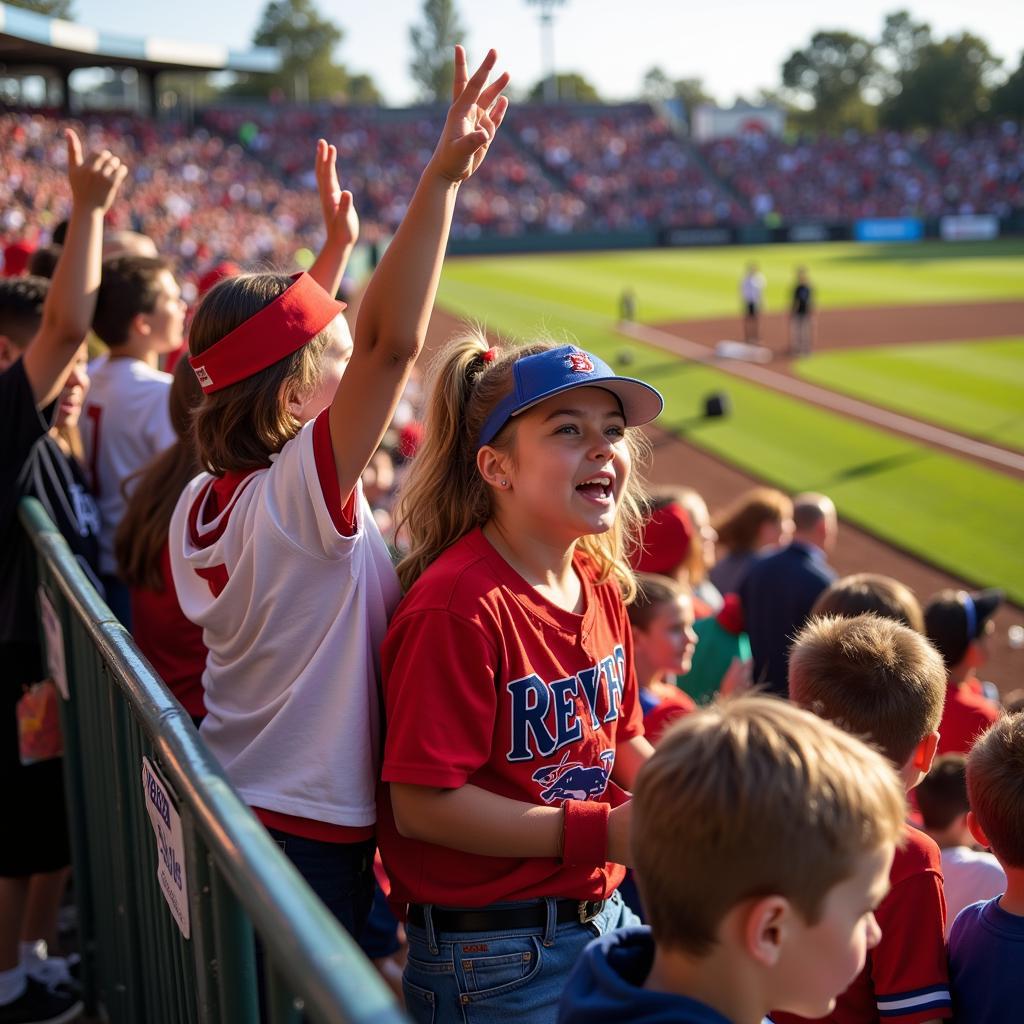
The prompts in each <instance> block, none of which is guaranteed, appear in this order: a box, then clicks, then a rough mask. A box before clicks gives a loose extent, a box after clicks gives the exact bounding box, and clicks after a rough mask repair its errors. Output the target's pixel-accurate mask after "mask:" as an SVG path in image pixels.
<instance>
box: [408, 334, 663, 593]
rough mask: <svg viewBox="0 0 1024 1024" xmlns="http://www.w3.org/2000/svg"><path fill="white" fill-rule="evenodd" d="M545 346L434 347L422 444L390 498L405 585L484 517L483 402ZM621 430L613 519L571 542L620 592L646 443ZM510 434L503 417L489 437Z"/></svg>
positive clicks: (509, 438) (494, 398)
mask: <svg viewBox="0 0 1024 1024" xmlns="http://www.w3.org/2000/svg"><path fill="white" fill-rule="evenodd" d="M552 347H553V346H552V345H550V344H548V343H547V342H534V343H532V344H528V345H522V346H508V347H507V348H502V349H500V350H497V351H498V352H499V353H500V354H499V355H498V356H497V357H496V358H491V361H490V362H488V361H487V360H486V359H485V358H484V354H485V353H486V352H488V351H489V346H488V344H487V340H486V339H485V338H484V337H483V335H482V334H478V333H477V334H467V335H466V336H465V337H462V338H458V339H456V340H454V341H452V342H451V343H450V344H449V345H448V346H447V347H446V348H445V349H444V350H443V351H442V352H441V353H440V354H439V356H438V358H437V360H436V361H435V363H434V365H433V366H432V373H431V386H430V389H429V394H430V398H429V404H428V408H427V416H426V424H425V428H424V439H423V444H422V445H421V447H420V449H419V451H418V452H417V454H416V458H415V459H413V461H412V466H411V468H410V471H409V475H408V476H407V477H406V480H405V484H404V486H403V487H402V489H401V492H400V495H399V500H398V504H397V515H396V527H395V530H396V534H400V533H402V532H403V531H404V532H405V533H406V534H407V536H408V538H409V550H408V554H406V556H405V557H404V558H403V559H402V560H401V562H399V564H398V578H399V580H400V581H401V583H402V586H403V587H404V588H405V589H406V590H408V589H409V587H411V586H412V585H413V583H415V582H416V580H417V579H418V578H419V576H420V575H421V574H422V573H423V571H424V570H425V569H426V568H427V566H428V565H430V563H431V562H433V561H434V559H436V558H437V557H438V556H439V555H440V554H441V553H442V552H443V551H445V550H446V549H447V548H449V547H450V546H451V545H452V544H454V543H455V542H456V541H457V540H458V539H459V538H460V537H463V536H465V535H466V534H467V533H469V532H470V530H472V529H474V528H475V527H477V526H483V525H484V523H486V522H487V521H488V519H490V517H491V515H492V512H493V504H492V497H491V488H490V487H489V486H488V485H487V483H486V482H485V481H484V479H483V477H481V475H480V473H479V471H478V470H477V465H476V452H477V444H476V442H477V438H478V437H479V436H480V430H481V427H482V426H483V424H484V422H485V420H486V419H487V417H488V415H489V414H490V412H491V410H493V409H494V407H495V406H496V405H497V404H498V402H499V401H500V400H501V399H502V398H504V397H505V395H507V394H508V393H509V392H510V391H511V390H512V367H513V364H514V363H515V362H516V360H517V359H520V358H522V357H523V356H528V355H533V354H535V353H537V352H544V351H546V350H548V349H550V348H552ZM625 436H626V442H627V444H628V445H629V448H630V453H631V454H632V456H633V467H634V468H633V472H632V473H631V474H630V478H629V482H628V483H627V485H626V489H625V491H624V492H623V495H622V499H621V501H620V503H619V508H618V514H617V515H616V517H615V525H614V526H613V527H612V529H611V530H609V531H608V532H607V533H603V534H595V535H592V536H586V537H581V538H580V540H579V548H580V550H581V551H583V552H585V553H586V554H587V555H589V556H590V557H591V558H592V559H593V560H594V562H595V563H596V565H597V568H598V573H599V580H601V581H604V580H606V579H608V578H609V577H612V576H614V577H615V578H616V579H617V580H618V582H619V585H620V586H621V588H622V592H623V595H624V596H625V597H626V599H627V600H628V599H629V598H631V597H632V596H633V592H634V589H635V584H634V582H633V573H632V571H631V569H630V568H629V562H628V560H627V558H626V552H627V551H629V550H630V549H631V548H632V546H633V545H634V543H635V537H636V535H637V532H638V529H639V526H640V522H641V512H640V503H641V501H642V497H643V490H642V485H641V483H640V479H639V475H638V467H639V465H640V464H642V463H643V462H644V461H646V456H647V453H648V450H649V449H648V446H647V443H646V441H645V439H644V437H643V435H642V434H641V433H639V432H637V431H635V430H628V429H627V431H626V435H625ZM514 442H515V421H514V420H510V421H509V422H508V423H506V424H505V426H504V427H502V429H501V430H500V431H499V432H498V434H497V436H496V437H495V438H494V440H493V441H491V442H490V444H491V447H493V448H496V449H498V450H501V451H506V450H510V449H512V448H513V447H514Z"/></svg>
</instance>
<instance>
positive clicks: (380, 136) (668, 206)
mask: <svg viewBox="0 0 1024 1024" xmlns="http://www.w3.org/2000/svg"><path fill="white" fill-rule="evenodd" d="M437 119H438V114H437V112H436V111H434V110H430V109H429V108H420V109H411V110H385V109H377V108H336V107H327V106H324V107H316V106H312V107H310V106H307V107H300V108H296V107H293V106H288V105H283V106H262V107H219V108H218V107H215V108H210V109H208V110H206V111H204V112H203V113H202V114H201V115H200V120H199V124H198V125H197V126H196V127H195V128H193V129H192V130H187V129H186V128H184V127H183V126H182V125H181V124H180V123H177V122H166V121H153V120H150V119H147V118H143V117H141V116H138V115H134V114H91V115H89V116H88V118H87V119H86V128H85V131H86V134H87V136H88V141H89V144H90V145H94V146H108V147H109V148H110V149H112V150H113V151H115V152H117V153H119V155H122V156H124V157H126V158H128V159H129V161H130V163H131V165H132V167H133V168H134V169H135V170H134V174H133V177H132V180H131V182H130V183H129V184H128V185H127V187H126V190H125V192H126V196H125V198H126V199H127V202H125V203H123V204H119V205H118V207H117V208H116V209H115V211H113V212H112V214H111V221H110V224H111V227H113V228H132V229H134V230H138V231H143V232H145V233H146V234H149V235H151V236H152V237H153V239H154V241H155V242H156V245H157V248H158V249H159V250H160V252H162V253H166V254H168V255H171V256H173V257H174V258H176V259H177V261H178V263H179V265H180V267H181V270H182V271H183V272H184V273H186V274H190V273H198V272H201V270H202V269H203V268H204V267H206V266H209V265H210V264H211V263H213V262H215V261H217V260H219V259H220V258H222V257H223V256H224V255H225V254H227V253H231V254H232V255H233V256H234V258H236V259H239V260H240V261H241V262H243V263H245V264H246V265H249V266H254V265H271V264H273V265H290V264H291V262H292V261H293V260H294V257H295V253H296V252H297V250H299V249H302V248H308V249H314V250H315V249H316V247H317V246H318V244H319V240H320V231H321V227H320V211H319V208H318V203H317V199H316V195H315V191H314V190H313V188H312V186H313V173H312V144H313V141H314V140H315V139H316V138H317V137H319V136H324V137H326V138H328V139H329V140H330V141H332V142H334V143H336V144H337V145H338V148H339V152H340V156H339V165H340V170H341V174H342V177H343V182H344V185H345V187H348V188H351V189H352V191H353V193H354V195H355V197H356V203H357V207H358V209H359V213H360V216H361V219H362V223H363V237H364V239H367V240H369V241H373V240H375V239H377V238H380V237H382V236H386V235H387V234H389V233H390V232H392V231H393V230H394V228H395V227H396V226H397V224H398V223H399V221H400V220H401V217H402V214H403V212H404V202H405V197H406V196H408V195H409V194H410V193H411V191H412V188H413V186H414V184H415V178H416V176H417V175H418V171H419V168H420V167H422V165H423V162H424V160H425V159H426V157H427V155H428V154H429V151H430V149H431V147H432V146H433V138H434V136H433V133H434V131H435V128H436V122H437ZM64 123H65V122H64V121H62V120H60V119H59V118H57V117H54V116H51V115H48V114H45V113H40V112H38V111H33V112H21V113H7V114H3V115H0V193H2V194H4V195H6V196H8V197H9V201H8V203H7V205H6V207H5V209H3V211H2V212H0V218H2V219H0V236H2V238H3V240H4V241H5V242H9V241H11V240H17V239H19V238H21V237H22V236H23V235H24V234H26V230H25V226H26V225H33V226H36V225H41V226H42V236H41V237H40V238H39V239H34V240H36V241H46V239H47V236H48V233H49V231H50V230H51V229H52V227H53V226H55V225H56V223H57V222H59V221H60V220H61V219H62V218H63V217H64V216H65V215H66V212H67V207H68V201H69V196H68V192H67V188H66V184H65V179H64V175H63V169H62V163H63V143H62V141H61V135H60V129H61V127H62V125H63V124H64ZM75 123H78V122H75ZM506 127H507V131H506V133H504V134H503V135H501V136H499V138H498V140H497V142H496V144H495V150H494V152H493V153H492V154H491V158H490V159H489V160H488V161H487V163H486V164H485V165H484V167H483V169H482V171H481V174H480V175H479V178H474V179H473V180H472V181H470V182H469V183H468V184H467V186H466V188H465V190H464V195H463V197H462V199H461V202H460V207H459V212H458V215H457V217H456V221H455V226H454V229H453V237H455V238H462V239H473V238H479V237H481V236H485V235H486V236H488V237H513V236H519V235H529V234H565V233H570V232H586V231H590V232H607V231H628V230H634V229H653V230H657V229H660V228H668V227H688V226H694V227H704V226H715V225H729V226H738V225H748V224H758V223H764V224H769V225H771V224H786V223H793V222H800V221H806V220H814V221H826V222H840V221H852V220H854V219H856V218H860V217H894V216H917V217H939V216H942V215H944V214H951V213H992V214H996V215H998V216H1006V215H1008V214H1010V213H1011V212H1012V211H1013V210H1014V209H1019V208H1021V207H1022V206H1024V141H1022V133H1021V129H1020V126H1018V125H1016V124H1012V123H1007V124H1003V125H993V126H989V127H986V128H980V129H978V130H976V131H972V132H969V133H965V134H957V133H953V132H939V133H936V134H934V135H932V136H931V137H926V136H915V135H911V134H901V133H895V132H888V133H879V134H875V135H861V134H858V133H855V132H849V133H846V134H844V135H842V136H840V137H834V138H833V137H825V138H817V139H812V138H800V139H796V140H793V141H786V140H784V139H780V138H772V137H767V136H746V137H743V138H739V139H725V140H716V141H714V142H709V143H704V144H701V145H700V146H699V147H697V146H694V145H691V144H690V143H689V142H687V141H686V140H684V139H680V138H679V137H677V136H676V135H675V134H674V132H673V130H672V129H671V127H670V126H669V124H668V123H667V122H666V121H665V120H664V119H663V118H662V117H660V116H659V115H658V114H657V113H656V112H655V111H654V110H653V109H652V108H651V107H650V106H648V105H646V104H625V105H620V106H608V107H594V106H587V107H568V106H566V107H556V108H550V107H541V106H530V105H525V106H520V107H517V108H515V109H514V110H513V111H512V113H511V114H510V115H509V118H508V122H507V126H506ZM129 211H130V212H129ZM33 230H34V228H33ZM29 233H30V232H29Z"/></svg>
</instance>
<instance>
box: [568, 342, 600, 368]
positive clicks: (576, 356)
mask: <svg viewBox="0 0 1024 1024" xmlns="http://www.w3.org/2000/svg"><path fill="white" fill-rule="evenodd" d="M565 365H566V366H568V367H569V369H570V370H571V371H572V372H573V373H593V372H594V364H593V363H592V362H591V361H590V356H588V355H587V353H586V352H581V351H580V350H579V349H578V348H574V349H573V350H572V351H571V352H568V353H567V354H566V356H565Z"/></svg>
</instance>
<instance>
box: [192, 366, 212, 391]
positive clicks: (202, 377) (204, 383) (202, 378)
mask: <svg viewBox="0 0 1024 1024" xmlns="http://www.w3.org/2000/svg"><path fill="white" fill-rule="evenodd" d="M194 369H195V371H196V377H197V378H198V379H199V386H200V387H201V388H208V387H210V386H211V385H212V384H213V378H212V377H211V376H210V375H209V374H208V373H207V372H206V367H205V366H196V367H194Z"/></svg>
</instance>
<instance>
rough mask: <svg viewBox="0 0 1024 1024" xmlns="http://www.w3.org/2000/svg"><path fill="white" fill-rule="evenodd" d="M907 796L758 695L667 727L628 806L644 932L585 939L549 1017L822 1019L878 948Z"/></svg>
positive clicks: (857, 746) (855, 747) (846, 740)
mask: <svg viewBox="0 0 1024 1024" xmlns="http://www.w3.org/2000/svg"><path fill="white" fill-rule="evenodd" d="M905 810H906V804H905V800H904V797H903V792H902V789H901V787H900V785H899V781H898V779H897V777H896V775H895V773H894V772H893V770H892V769H891V768H890V767H889V765H887V764H886V763H885V761H884V759H883V758H882V757H880V756H879V755H878V754H877V753H875V752H874V751H873V750H871V749H870V748H869V747H867V746H865V745H864V744H863V743H861V742H859V741H858V740H856V739H854V738H853V737H851V736H848V735H846V734H845V733H843V732H842V731H840V730H839V729H837V728H835V727H834V726H831V725H829V724H828V723H827V722H823V721H821V720H820V719H818V718H816V717H815V716H813V715H811V714H809V713H807V712H806V711H801V710H800V709H798V708H795V707H793V706H791V705H789V704H786V703H784V702H782V701H779V700H774V699H772V698H767V697H756V696H755V697H741V698H738V699H735V700H729V701H722V702H720V703H718V704H715V705H713V706H712V707H710V708H706V709H702V710H700V711H696V712H694V713H693V714H692V715H688V716H687V717H686V718H684V719H683V720H682V721H680V722H679V723H677V724H676V725H675V726H674V727H673V728H672V729H671V730H670V731H669V732H668V733H666V735H665V737H664V739H663V740H662V742H661V745H660V746H659V747H658V749H657V750H656V751H655V753H654V756H653V757H652V758H651V760H650V761H649V762H648V763H647V764H646V765H645V766H644V767H643V768H642V769H641V770H640V773H639V776H638V778H637V782H636V790H635V794H634V798H633V803H632V814H633V819H632V845H633V856H634V869H635V872H636V880H637V884H638V886H639V888H640V892H641V895H642V897H643V901H644V906H645V907H647V908H648V919H649V921H650V927H649V928H646V927H645V928H627V929H622V930H620V931H617V932H612V933H610V934H608V935H605V936H603V937H602V938H600V939H597V940H595V941H594V942H593V943H591V945H590V946H588V947H587V950H586V952H585V953H584V954H583V956H582V957H581V959H580V961H579V963H578V965H577V967H576V969H575V970H574V972H573V974H572V976H571V977H570V979H569V983H568V986H567V988H566V992H565V994H564V996H563V999H562V1004H561V1012H560V1015H559V1021H560V1024H584V1022H585V1024H601V1022H609V1024H610V1022H612V1021H616V1022H617V1021H624V1020H628V1021H632V1022H638V1021H639V1022H644V1021H646V1022H650V1024H654V1022H660V1021H673V1022H678V1024H727V1022H732V1024H758V1022H760V1021H761V1020H762V1019H763V1018H764V1015H765V1014H766V1013H767V1012H768V1011H769V1010H770V1009H771V1008H772V1007H779V1006H781V1007H785V1008H787V1009H789V1010H793V1011H796V1012H799V1013H805V1014H808V1015H809V1016H812V1017H820V1016H821V1015H822V1014H825V1013H827V1012H828V1011H829V1010H830V1009H831V1008H832V1006H833V1005H834V1002H835V996H836V995H837V993H839V992H841V991H842V990H843V989H844V988H845V986H846V985H847V984H848V983H849V982H850V980H851V979H852V978H853V977H854V976H855V975H856V974H857V972H858V971H860V969H861V967H862V966H863V964H864V958H865V955H866V953H867V951H868V950H869V949H870V948H871V947H872V946H873V945H874V944H875V943H876V942H877V941H878V926H877V924H876V923H875V919H874V917H873V915H872V911H873V909H874V907H875V906H876V905H877V904H878V902H879V900H880V899H881V898H882V896H883V895H884V893H885V890H886V886H887V884H888V875H889V866H890V864H891V863H892V859H893V850H894V846H895V843H896V842H897V840H898V839H899V837H900V834H901V829H902V823H903V817H904V814H905Z"/></svg>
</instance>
